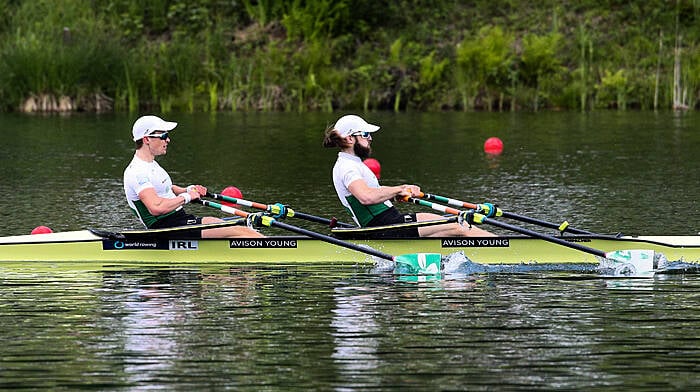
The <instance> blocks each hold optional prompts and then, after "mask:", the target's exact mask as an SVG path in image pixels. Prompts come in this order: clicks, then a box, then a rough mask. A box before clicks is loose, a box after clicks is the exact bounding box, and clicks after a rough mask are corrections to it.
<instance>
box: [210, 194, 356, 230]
mask: <svg viewBox="0 0 700 392" xmlns="http://www.w3.org/2000/svg"><path fill="white" fill-rule="evenodd" d="M207 197H211V198H213V199H216V200H223V201H228V202H230V203H234V204H240V205H242V206H246V207H251V208H257V209H259V210H263V211H267V212H269V213H271V214H274V215H275V216H276V217H283V216H285V217H297V218H301V219H305V220H307V221H309V222H315V223H323V224H326V225H328V226H330V227H355V226H354V225H351V224H349V223H343V222H338V221H337V220H335V219H326V218H322V217H320V216H316V215H310V214H305V213H303V212H298V211H294V210H293V209H291V208H289V207H287V206H285V205H283V204H280V203H277V204H262V203H257V202H254V201H249V200H243V199H239V198H236V197H231V196H226V195H222V194H219V193H210V192H207Z"/></svg>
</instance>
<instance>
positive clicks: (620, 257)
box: [603, 249, 665, 277]
mask: <svg viewBox="0 0 700 392" xmlns="http://www.w3.org/2000/svg"><path fill="white" fill-rule="evenodd" d="M661 259H664V260H665V257H663V255H661V254H658V255H657V254H656V252H654V251H653V250H649V249H631V250H616V251H612V252H607V253H605V259H604V260H603V263H604V265H603V267H606V268H612V269H613V270H614V271H615V275H626V276H636V277H645V276H646V277H650V276H654V273H655V272H656V271H657V270H658V269H659V267H663V266H662V265H659V260H661Z"/></svg>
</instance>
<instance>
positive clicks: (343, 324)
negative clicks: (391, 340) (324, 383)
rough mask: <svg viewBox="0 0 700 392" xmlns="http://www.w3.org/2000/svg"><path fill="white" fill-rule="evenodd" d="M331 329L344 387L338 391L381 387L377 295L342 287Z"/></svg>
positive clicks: (336, 297) (336, 359) (337, 364)
mask: <svg viewBox="0 0 700 392" xmlns="http://www.w3.org/2000/svg"><path fill="white" fill-rule="evenodd" d="M334 299H335V302H336V307H335V309H333V310H332V312H333V321H332V323H331V327H333V328H334V330H335V332H334V333H333V341H334V344H335V350H334V351H333V355H332V358H333V361H334V362H335V363H336V366H337V367H338V372H339V373H340V382H339V384H340V385H342V386H341V387H337V388H336V390H339V391H346V390H354V389H355V388H357V387H361V388H373V387H377V386H378V385H379V382H378V381H379V380H378V379H377V377H376V372H377V369H378V368H379V363H380V360H379V357H378V355H377V350H378V349H379V340H378V336H377V335H379V334H380V333H381V330H380V326H379V324H378V323H377V321H376V318H377V317H379V314H378V313H377V312H376V311H375V310H374V309H375V307H376V304H377V302H378V298H377V297H376V294H374V293H372V292H371V291H369V290H367V289H365V288H362V287H338V288H336V289H335V295H334Z"/></svg>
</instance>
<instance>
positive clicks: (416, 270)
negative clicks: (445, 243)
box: [394, 253, 442, 275]
mask: <svg viewBox="0 0 700 392" xmlns="http://www.w3.org/2000/svg"><path fill="white" fill-rule="evenodd" d="M394 262H395V263H396V266H395V267H394V273H395V274H400V275H437V274H439V273H440V272H441V271H442V255H440V254H439V253H412V254H406V255H401V256H396V258H395V259H394Z"/></svg>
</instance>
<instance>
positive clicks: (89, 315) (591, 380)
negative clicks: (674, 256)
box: [0, 112, 700, 391]
mask: <svg viewBox="0 0 700 392" xmlns="http://www.w3.org/2000/svg"><path fill="white" fill-rule="evenodd" d="M336 117H337V115H328V114H302V115H299V114H221V115H218V116H216V117H210V116H208V115H175V116H171V118H173V119H174V120H175V121H179V122H180V126H179V127H178V128H177V129H176V130H175V131H174V132H173V134H172V136H173V138H172V144H171V148H170V150H169V153H168V155H167V156H165V157H163V159H161V160H160V162H161V164H162V165H163V166H164V167H166V168H167V169H168V170H169V171H170V173H171V175H172V177H173V179H174V181H175V182H176V183H180V184H188V183H192V182H199V183H203V184H205V185H207V186H209V187H210V189H212V190H217V191H218V190H221V189H222V188H224V187H225V186H228V185H235V186H237V187H239V188H240V189H241V190H242V191H243V194H244V196H245V197H246V198H249V199H251V200H256V201H261V202H284V203H288V204H290V205H292V206H293V207H294V208H296V209H297V210H300V211H304V212H309V213H313V214H317V215H323V216H331V215H336V216H338V217H341V218H345V216H344V215H343V212H342V211H341V210H340V208H339V207H338V202H337V200H336V198H335V195H334V192H333V189H332V185H331V184H330V178H329V177H330V167H331V166H332V163H333V161H334V155H335V152H332V151H330V150H324V149H322V148H321V147H320V139H321V134H322V131H323V129H324V128H325V126H326V125H327V124H328V123H332V122H333V121H334V120H335V118H336ZM366 117H367V118H368V119H369V120H370V121H373V122H376V123H378V124H379V125H381V126H382V130H381V131H380V132H379V133H378V134H377V136H376V137H375V139H374V149H375V153H376V154H375V156H376V157H377V158H378V159H379V160H380V161H381V162H382V166H383V171H382V180H383V182H385V183H387V184H394V183H401V182H414V183H418V184H420V185H421V186H422V188H423V189H424V190H425V191H426V192H431V193H436V194H443V195H447V196H452V197H456V198H460V199H463V200H467V201H472V202H481V201H490V202H494V203H497V204H499V205H500V206H501V207H502V208H504V209H506V210H509V211H513V212H517V213H521V214H525V215H532V216H536V217H539V218H543V219H548V220H553V221H557V222H559V221H562V220H564V219H567V220H569V222H571V223H572V224H574V225H575V226H579V227H582V228H586V229H589V230H592V231H598V232H624V233H629V234H686V235H690V234H696V233H698V232H699V231H700V207H698V203H697V202H696V197H697V194H698V178H700V176H699V174H700V173H699V172H700V169H699V168H698V167H699V165H698V157H697V151H700V122H699V121H698V115H697V114H695V113H690V114H684V115H675V114H673V113H660V114H654V113H636V112H632V113H592V114H577V113H573V114H572V113H544V114H536V115H535V114H516V115H511V114H483V113H481V114H461V113H451V114H429V115H425V114H401V115H394V114H386V113H371V114H369V115H367V116H366ZM132 122H133V118H131V117H127V116H121V115H119V116H100V117H95V116H92V115H85V116H71V117H25V116H18V115H7V114H5V115H2V116H0V132H2V134H3V144H2V147H0V160H1V165H0V173H2V184H3V186H2V189H3V191H4V192H3V198H2V200H3V201H2V202H0V203H1V205H2V208H1V209H0V213H1V214H2V220H3V225H2V226H1V227H0V232H1V233H0V234H2V235H12V234H23V233H28V232H29V231H30V230H31V229H32V228H33V227H35V226H37V225H39V224H44V225H48V226H50V227H52V228H53V229H54V230H78V229H82V228H85V227H100V228H107V229H122V228H126V227H132V226H133V227H137V226H136V222H135V221H134V219H133V217H132V216H131V215H130V213H129V212H128V210H127V207H126V203H125V202H124V200H123V193H122V187H121V174H122V171H123V168H124V166H125V165H126V163H127V162H128V161H129V159H130V158H131V155H132V154H133V151H132V144H133V143H132V142H131V140H130V137H129V135H130V127H131V123H132ZM489 136H498V137H500V138H501V139H503V141H504V144H505V151H504V153H503V154H502V155H501V156H499V157H498V158H496V159H493V158H489V157H487V156H485V154H484V153H483V152H482V145H483V142H484V140H485V139H486V138H487V137H489ZM401 207H402V208H403V209H404V210H409V209H414V210H415V209H416V208H418V207H417V206H407V205H405V206H401ZM203 208H204V207H195V206H192V207H190V211H193V212H196V213H200V214H202V213H209V211H208V210H204V209H203ZM295 223H300V224H301V222H295ZM310 227H312V228H313V226H310ZM316 229H319V230H321V228H319V227H316ZM267 233H268V234H275V233H276V232H275V231H268V232H267ZM0 258H1V257H0ZM699 276H700V275H698V274H677V275H665V276H657V277H656V278H654V279H642V280H640V279H606V278H602V277H599V276H597V275H595V274H590V273H563V272H552V271H533V272H529V273H518V274H515V273H497V274H478V275H473V276H462V277H458V278H455V279H450V280H443V281H432V282H425V283H420V284H415V283H410V282H404V281H399V280H396V279H395V278H394V277H393V276H391V275H385V274H376V273H371V272H370V271H368V270H367V269H363V268H349V267H344V268H339V267H325V268H324V267H321V268H319V267H307V266H293V267H284V266H279V267H271V266H249V267H245V268H243V267H239V266H232V265H219V266H191V267H187V268H184V269H174V268H166V267H143V266H142V267H130V266H118V265H116V266H114V265H88V266H85V265H83V266H80V265H70V264H53V265H41V264H39V265H26V264H25V265H16V264H7V263H2V262H0V325H1V326H0V341H1V342H3V347H2V349H0V389H14V388H17V389H31V390H46V389H68V390H74V389H95V390H192V389H194V388H199V389H211V390H221V389H243V390H289V389H304V390H340V391H346V390H435V389H442V390H464V389H469V390H492V389H506V390H514V389H521V390H533V389H555V388H556V389H586V390H610V389H621V388H625V389H632V388H633V389H635V390H663V389H689V388H692V387H697V386H698V384H700V379H699V378H698V377H696V375H695V372H696V370H697V368H698V366H699V365H700V342H699V341H698V339H697V336H700V331H698V329H700V327H698V325H700V324H698V320H699V319H700V311H698V309H697V306H696V305H697V303H698V300H699V298H698V293H699V292H700V290H699V289H700V279H699V278H698V277H699Z"/></svg>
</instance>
